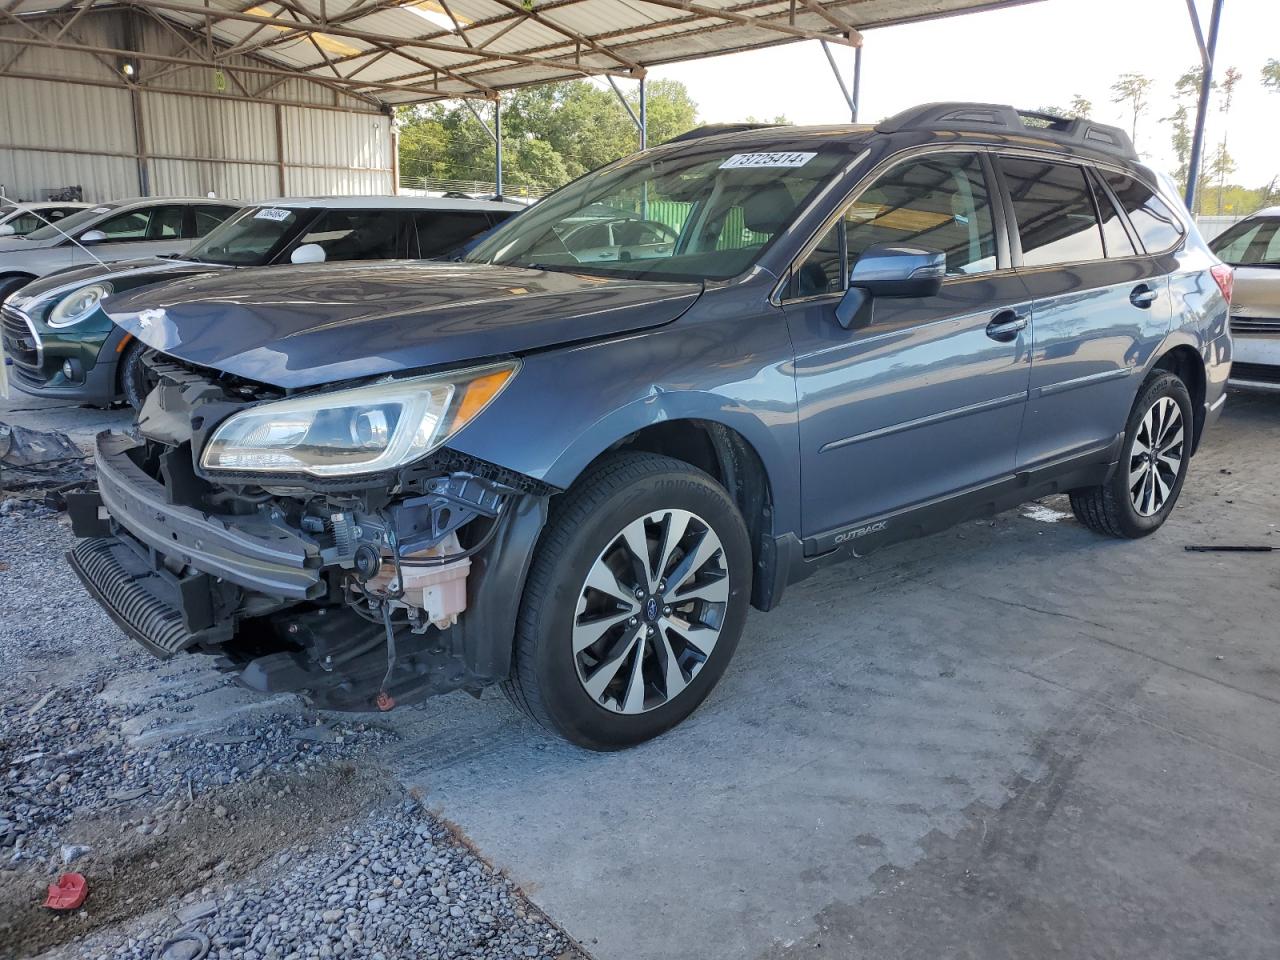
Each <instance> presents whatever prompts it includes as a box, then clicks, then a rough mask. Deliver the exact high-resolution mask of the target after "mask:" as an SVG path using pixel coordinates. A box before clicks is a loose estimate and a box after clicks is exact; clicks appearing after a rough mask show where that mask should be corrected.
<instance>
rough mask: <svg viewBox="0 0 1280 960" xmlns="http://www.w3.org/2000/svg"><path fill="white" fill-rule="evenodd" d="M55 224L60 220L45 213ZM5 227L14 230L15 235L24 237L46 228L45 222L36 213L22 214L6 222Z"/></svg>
mask: <svg viewBox="0 0 1280 960" xmlns="http://www.w3.org/2000/svg"><path fill="white" fill-rule="evenodd" d="M44 216H46V217H48V218H49V220H51V221H52V222H53V223H57V222H58V220H59V218H58V217H57V216H54V215H52V214H51V213H45V214H44ZM5 226H6V227H9V228H11V229H12V230H13V235H14V236H16V237H22V236H25V235H26V234H28V233H30V232H31V231H32V230H39V229H40V228H41V227H43V226H44V221H43V220H41V219H40V218H39V217H37V216H36V215H35V214H34V213H20V214H18V215H17V216H16V217H14V218H13V219H12V220H6V221H5Z"/></svg>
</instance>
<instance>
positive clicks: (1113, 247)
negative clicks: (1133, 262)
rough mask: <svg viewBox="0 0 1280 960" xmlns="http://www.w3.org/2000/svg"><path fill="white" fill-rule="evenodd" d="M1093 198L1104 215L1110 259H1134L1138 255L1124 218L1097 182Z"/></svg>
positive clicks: (1104, 232)
mask: <svg viewBox="0 0 1280 960" xmlns="http://www.w3.org/2000/svg"><path fill="white" fill-rule="evenodd" d="M1093 196H1094V199H1096V200H1097V201H1098V212H1099V213H1100V214H1101V215H1102V239H1103V241H1104V242H1105V243H1106V246H1107V256H1108V257H1132V256H1134V255H1136V254H1137V252H1138V251H1137V249H1135V247H1134V245H1133V240H1132V239H1131V238H1130V237H1129V231H1127V230H1126V229H1125V228H1124V217H1122V216H1120V211H1119V210H1117V209H1116V205H1115V204H1114V203H1113V202H1112V201H1111V197H1109V196H1108V195H1107V191H1106V190H1103V189H1102V187H1101V186H1099V185H1098V183H1097V182H1096V181H1095V182H1094V184H1093Z"/></svg>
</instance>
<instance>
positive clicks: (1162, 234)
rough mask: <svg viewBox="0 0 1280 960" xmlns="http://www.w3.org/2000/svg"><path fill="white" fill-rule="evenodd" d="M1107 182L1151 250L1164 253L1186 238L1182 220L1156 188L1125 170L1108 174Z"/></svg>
mask: <svg viewBox="0 0 1280 960" xmlns="http://www.w3.org/2000/svg"><path fill="white" fill-rule="evenodd" d="M1104 176H1105V177H1106V180H1107V183H1108V184H1109V185H1110V186H1111V189H1112V190H1113V191H1114V192H1115V195H1116V197H1117V198H1118V199H1119V200H1120V205H1121V206H1122V207H1124V209H1125V212H1126V213H1128V214H1129V222H1130V223H1132V224H1133V228H1134V230H1136V231H1137V232H1138V236H1139V237H1140V238H1141V240H1142V245H1143V246H1144V247H1146V248H1147V253H1164V252H1165V251H1166V250H1172V249H1173V248H1174V247H1176V246H1177V245H1178V243H1179V242H1181V240H1182V233H1183V230H1182V224H1181V222H1180V221H1179V220H1178V217H1177V216H1176V215H1175V214H1174V212H1173V211H1172V210H1170V209H1169V207H1168V206H1167V205H1166V204H1165V202H1164V201H1163V200H1161V199H1160V198H1159V197H1158V196H1156V193H1155V191H1154V190H1152V189H1151V188H1150V187H1148V186H1147V185H1146V184H1145V183H1142V182H1141V181H1138V180H1135V179H1134V178H1133V177H1127V176H1125V175H1124V174H1123V173H1107V174H1104Z"/></svg>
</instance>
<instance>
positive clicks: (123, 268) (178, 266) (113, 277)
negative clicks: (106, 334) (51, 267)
mask: <svg viewBox="0 0 1280 960" xmlns="http://www.w3.org/2000/svg"><path fill="white" fill-rule="evenodd" d="M226 269H229V268H228V267H225V266H223V265H221V264H216V263H196V262H194V261H192V260H174V259H170V258H167V257H148V258H146V259H143V260H119V261H116V262H114V263H94V264H90V265H88V266H84V267H68V268H66V269H64V270H55V271H54V272H53V273H48V274H45V275H44V276H43V277H40V278H39V279H37V280H33V281H31V282H30V283H29V284H27V285H26V286H25V287H23V288H22V296H23V299H24V300H39V299H43V298H44V297H46V296H49V295H51V294H55V293H70V292H71V291H72V290H75V289H78V288H79V287H82V286H84V285H85V284H86V283H93V282H94V281H98V280H108V281H111V282H112V283H114V284H116V288H117V289H132V288H134V287H136V286H139V285H140V284H142V283H159V282H161V281H169V280H175V279H178V278H180V277H187V276H193V275H199V274H205V273H211V272H213V271H217V270H226ZM153 274H157V276H155V277H154V279H153V278H152V275H153Z"/></svg>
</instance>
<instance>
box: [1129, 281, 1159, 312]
mask: <svg viewBox="0 0 1280 960" xmlns="http://www.w3.org/2000/svg"><path fill="white" fill-rule="evenodd" d="M1159 299H1160V294H1159V293H1158V292H1157V291H1155V290H1152V289H1151V288H1150V287H1148V286H1147V285H1146V284H1145V283H1140V284H1138V285H1137V286H1136V287H1134V288H1133V292H1132V293H1130V294H1129V302H1130V303H1132V304H1133V305H1134V306H1135V307H1138V308H1140V309H1142V310H1148V309H1150V307H1151V305H1152V304H1153V303H1155V302H1156V301H1157V300H1159Z"/></svg>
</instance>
